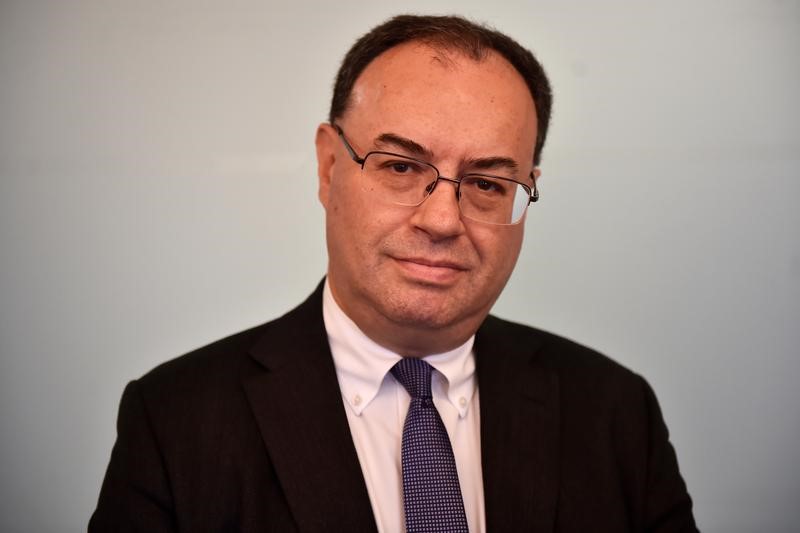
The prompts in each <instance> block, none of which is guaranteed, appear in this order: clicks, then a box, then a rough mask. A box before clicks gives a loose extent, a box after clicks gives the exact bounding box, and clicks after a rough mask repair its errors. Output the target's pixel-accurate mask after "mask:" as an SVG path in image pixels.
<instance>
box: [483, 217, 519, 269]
mask: <svg viewBox="0 0 800 533" xmlns="http://www.w3.org/2000/svg"><path fill="white" fill-rule="evenodd" d="M522 238H523V226H521V225H520V226H511V227H492V226H476V227H475V228H473V230H472V231H471V232H470V239H471V240H472V243H473V245H474V246H475V249H476V251H477V252H478V255H479V256H480V259H481V265H482V266H483V268H484V270H490V271H492V272H494V273H498V274H499V273H503V274H505V275H504V276H502V277H507V275H509V274H510V273H511V271H512V270H513V269H514V265H516V263H517V258H518V257H519V252H520V249H521V248H522Z"/></svg>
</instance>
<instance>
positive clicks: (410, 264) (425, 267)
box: [392, 257, 468, 285]
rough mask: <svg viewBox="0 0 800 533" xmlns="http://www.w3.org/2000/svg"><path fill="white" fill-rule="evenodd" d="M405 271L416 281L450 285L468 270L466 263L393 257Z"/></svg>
mask: <svg viewBox="0 0 800 533" xmlns="http://www.w3.org/2000/svg"><path fill="white" fill-rule="evenodd" d="M392 259H394V261H395V263H396V264H397V265H398V266H399V267H400V268H401V270H402V271H403V273H404V274H405V275H406V276H408V277H409V278H410V279H412V280H413V281H416V282H421V283H424V284H428V285H449V284H452V283H453V282H455V281H456V279H457V278H458V277H459V276H460V275H461V274H463V273H464V272H466V271H467V270H468V269H467V267H466V266H465V265H463V264H460V263H457V262H453V261H447V260H435V259H427V258H424V257H393V258H392Z"/></svg>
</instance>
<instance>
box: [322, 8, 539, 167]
mask: <svg viewBox="0 0 800 533" xmlns="http://www.w3.org/2000/svg"><path fill="white" fill-rule="evenodd" d="M411 41H418V42H421V43H424V44H427V45H429V46H432V47H434V48H441V49H444V50H454V51H457V52H461V53H463V54H464V55H466V56H467V57H469V58H471V59H474V60H475V61H481V60H482V59H484V58H485V57H486V55H487V54H488V53H489V52H490V51H492V50H494V51H495V52H497V53H498V54H500V55H501V56H503V57H504V58H505V59H506V60H507V61H508V62H509V63H511V65H513V66H514V68H515V69H516V70H517V72H519V73H520V75H522V78H523V79H524V80H525V83H526V84H527V85H528V89H529V90H530V92H531V96H532V97H533V103H534V105H535V106H536V119H537V122H538V128H537V133H536V146H534V152H533V153H534V156H533V163H534V164H535V165H538V164H539V161H540V160H541V157H542V148H543V147H544V140H545V138H546V137H547V126H548V125H549V123H550V112H551V109H552V105H553V93H552V91H551V89H550V82H549V81H548V80H547V75H546V74H545V72H544V68H542V65H541V64H540V63H539V61H538V60H537V59H536V58H535V57H534V56H533V54H532V53H531V52H530V51H529V50H527V49H526V48H524V47H522V46H521V45H520V44H519V43H518V42H516V41H515V40H514V39H512V38H511V37H509V36H507V35H505V34H503V33H500V32H499V31H496V30H494V29H491V28H489V27H487V26H484V25H479V24H476V23H474V22H471V21H469V20H467V19H464V18H462V17H456V16H419V15H399V16H396V17H393V18H391V19H389V20H387V21H386V22H384V23H383V24H381V25H379V26H376V27H375V28H373V29H372V30H370V31H369V32H368V33H366V34H365V35H363V36H362V37H361V38H360V39H358V40H357V41H356V42H355V44H354V45H353V46H352V48H350V50H349V51H348V52H347V55H345V56H344V59H343V60H342V65H341V67H339V72H338V74H337V75H336V83H335V84H334V87H333V98H332V100H331V109H330V113H329V117H328V119H329V120H330V122H331V123H334V121H335V120H336V119H337V118H340V117H341V116H342V115H343V114H344V112H345V111H346V110H347V107H348V104H349V100H350V93H351V92H352V91H353V85H355V82H356V79H358V77H359V76H360V75H361V73H362V72H363V71H364V69H365V68H367V65H369V64H370V63H371V62H372V61H373V60H374V59H375V58H376V57H378V56H379V55H381V54H382V53H383V52H385V51H387V50H389V49H390V48H393V47H395V46H397V45H399V44H403V43H406V42H411Z"/></svg>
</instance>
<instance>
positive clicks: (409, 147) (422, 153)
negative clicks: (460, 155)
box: [375, 133, 433, 159]
mask: <svg viewBox="0 0 800 533" xmlns="http://www.w3.org/2000/svg"><path fill="white" fill-rule="evenodd" d="M386 145H393V146H396V147H399V148H402V149H404V150H405V151H407V152H410V153H412V154H413V155H415V156H417V157H421V158H425V159H433V152H432V151H431V150H430V149H429V148H426V147H424V146H422V145H421V144H419V143H418V142H415V141H412V140H411V139H408V138H406V137H403V136H401V135H397V134H396V133H381V134H380V135H378V137H377V138H376V139H375V146H377V147H378V148H384V147H386Z"/></svg>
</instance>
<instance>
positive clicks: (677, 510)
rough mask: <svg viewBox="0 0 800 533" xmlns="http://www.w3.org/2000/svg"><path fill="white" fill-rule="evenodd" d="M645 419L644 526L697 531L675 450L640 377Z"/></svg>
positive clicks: (663, 532) (668, 532)
mask: <svg viewBox="0 0 800 533" xmlns="http://www.w3.org/2000/svg"><path fill="white" fill-rule="evenodd" d="M642 385H643V388H644V399H645V407H646V411H647V419H648V443H647V445H648V452H649V453H648V459H647V473H646V476H645V484H646V494H645V497H644V526H645V527H644V529H645V531H647V532H650V533H684V532H686V533H691V532H696V531H697V526H696V525H695V521H694V517H693V515H692V500H691V498H690V497H689V493H688V492H687V490H686V484H685V483H684V481H683V478H682V477H681V474H680V471H679V469H678V459H677V457H676V454H675V450H674V449H673V447H672V445H671V444H670V442H669V432H668V430H667V426H666V424H665V423H664V418H663V416H662V414H661V408H660V407H659V405H658V400H656V396H655V393H654V392H653V389H652V388H650V385H648V384H647V382H646V381H645V380H644V379H642Z"/></svg>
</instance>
